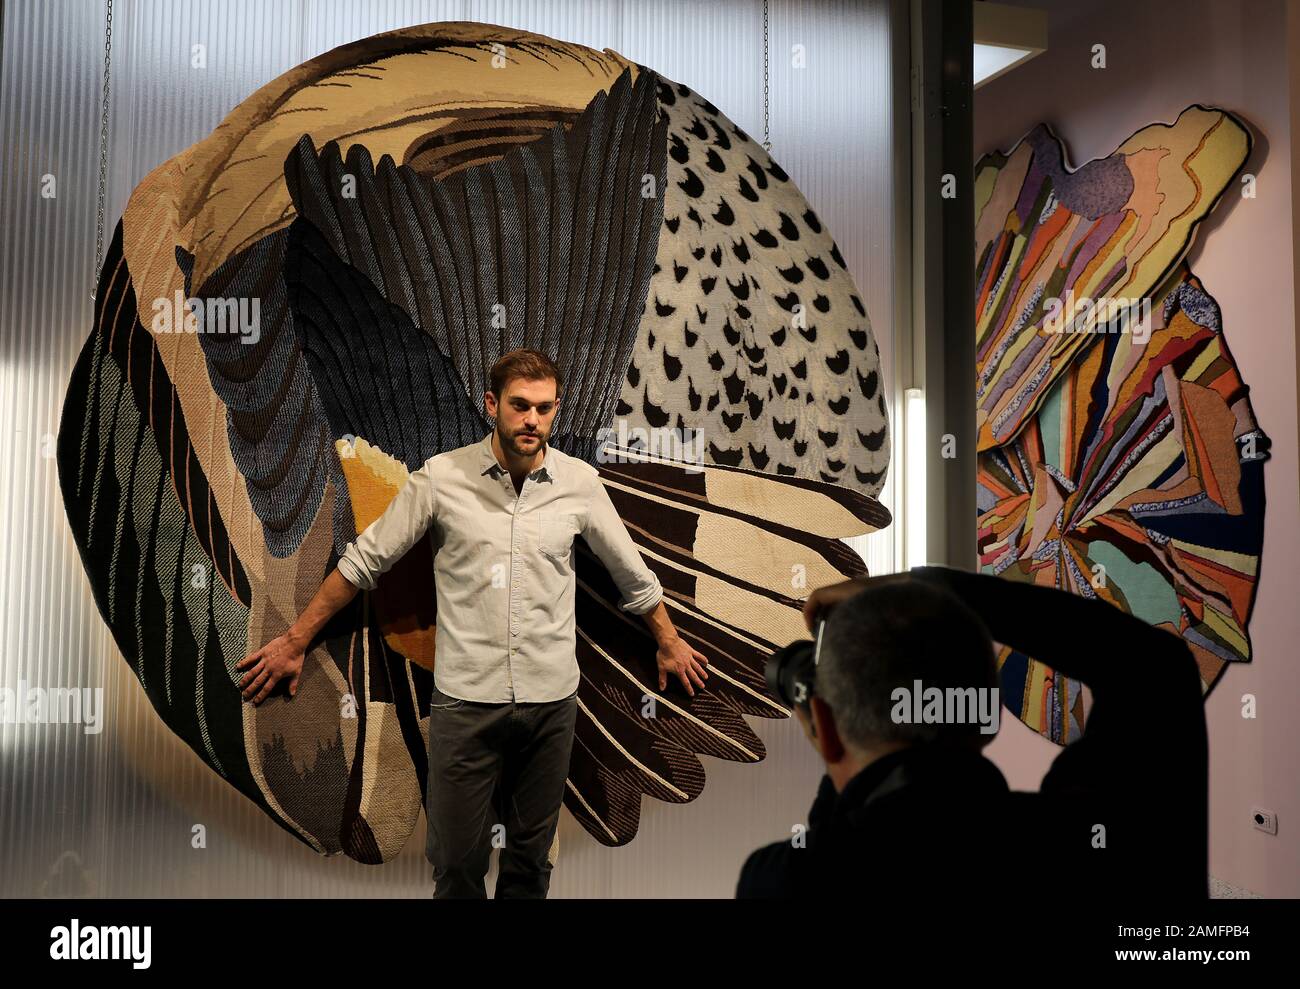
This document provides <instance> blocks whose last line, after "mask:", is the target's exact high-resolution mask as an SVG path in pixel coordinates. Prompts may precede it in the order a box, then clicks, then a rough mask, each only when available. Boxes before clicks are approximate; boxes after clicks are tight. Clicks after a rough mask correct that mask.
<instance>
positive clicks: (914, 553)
mask: <svg viewBox="0 0 1300 989" xmlns="http://www.w3.org/2000/svg"><path fill="white" fill-rule="evenodd" d="M903 446H904V450H903V505H904V511H903V565H904V567H906V568H907V569H911V568H912V567H919V566H923V565H924V564H925V563H926V562H927V561H926V556H925V553H926V550H925V528H926V522H927V517H926V505H925V502H926V491H925V392H924V391H922V390H921V389H920V388H908V389H905V390H904V392H903Z"/></svg>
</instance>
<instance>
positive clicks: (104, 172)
mask: <svg viewBox="0 0 1300 989" xmlns="http://www.w3.org/2000/svg"><path fill="white" fill-rule="evenodd" d="M112 54H113V0H108V14H107V16H106V18H105V20H104V86H103V93H104V99H103V104H102V106H101V108H100V114H99V201H98V203H97V205H96V212H95V267H94V270H93V271H92V272H91V284H90V298H91V301H92V302H93V301H94V299H95V293H96V292H98V291H99V269H100V267H101V266H102V265H103V264H104V198H105V196H106V194H107V192H108V94H109V75H108V69H109V65H110V64H111V59H112Z"/></svg>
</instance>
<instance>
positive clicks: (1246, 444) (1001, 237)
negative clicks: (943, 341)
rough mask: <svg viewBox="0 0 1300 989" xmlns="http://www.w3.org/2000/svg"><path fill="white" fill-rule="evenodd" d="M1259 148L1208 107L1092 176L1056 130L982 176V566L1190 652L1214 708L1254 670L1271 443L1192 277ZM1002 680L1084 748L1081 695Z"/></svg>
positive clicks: (1025, 713)
mask: <svg viewBox="0 0 1300 989" xmlns="http://www.w3.org/2000/svg"><path fill="white" fill-rule="evenodd" d="M1250 146H1251V141H1250V135H1249V132H1248V131H1247V129H1246V127H1245V126H1244V125H1243V124H1242V123H1241V122H1240V121H1238V120H1236V119H1235V118H1234V117H1232V116H1231V115H1230V114H1227V113H1225V112H1223V111H1220V110H1213V109H1209V108H1206V107H1202V106H1199V105H1196V106H1192V107H1189V108H1187V109H1186V110H1184V111H1183V113H1182V114H1180V115H1179V117H1178V119H1177V121H1176V122H1175V123H1174V124H1172V125H1167V124H1156V125H1152V126H1150V127H1147V128H1144V129H1143V130H1141V131H1139V132H1138V133H1137V134H1135V135H1134V136H1133V137H1132V138H1130V139H1129V140H1128V141H1127V142H1125V144H1124V145H1123V146H1121V147H1120V148H1119V149H1118V150H1117V151H1116V152H1115V153H1114V154H1113V155H1111V156H1109V157H1107V158H1103V159H1098V160H1095V161H1092V162H1089V163H1088V164H1087V165H1084V166H1083V167H1081V168H1079V169H1078V170H1076V171H1071V170H1068V169H1067V168H1066V166H1065V164H1064V155H1063V151H1062V147H1061V143H1060V141H1059V140H1058V139H1057V138H1056V137H1055V135H1054V134H1052V132H1051V131H1050V130H1049V129H1048V128H1047V127H1046V126H1045V125H1040V126H1039V127H1037V128H1035V129H1034V130H1033V131H1031V132H1030V133H1029V134H1028V135H1027V136H1026V137H1025V138H1024V139H1022V140H1021V141H1020V142H1019V143H1018V144H1017V145H1016V147H1015V148H1014V149H1013V150H1012V151H1011V152H1009V153H1007V154H991V155H986V156H985V157H984V158H982V159H980V161H979V163H978V164H977V166H976V191H977V196H976V201H977V214H976V261H977V266H978V269H977V285H976V307H977V308H976V316H977V322H976V332H977V359H976V360H977V373H978V378H977V382H976V389H977V425H978V427H979V430H980V432H979V451H978V490H977V502H978V503H977V511H978V515H979V519H978V547H979V559H980V566H981V568H982V569H983V570H984V571H985V572H989V573H994V574H1000V575H1002V576H1003V577H1005V578H1008V579H1013V580H1024V581H1030V582H1033V583H1038V584H1043V585H1046V586H1051V587H1059V588H1063V589H1066V590H1069V591H1072V592H1073V593H1076V594H1080V595H1083V596H1086V597H1094V598H1100V599H1102V600H1105V601H1108V602H1110V603H1112V604H1114V605H1116V606H1117V607H1120V608H1123V609H1124V610H1125V611H1127V612H1129V613H1130V614H1134V615H1137V616H1138V617H1140V618H1143V619H1144V620H1146V621H1149V622H1150V623H1151V624H1153V625H1156V626H1158V627H1161V628H1165V629H1167V630H1169V631H1170V632H1171V633H1172V634H1176V635H1179V636H1181V637H1182V638H1183V640H1184V641H1185V642H1186V643H1187V645H1188V647H1189V648H1190V649H1191V651H1192V654H1193V655H1194V656H1195V658H1196V661H1197V665H1198V666H1199V668H1200V673H1201V683H1202V687H1203V689H1204V690H1205V691H1206V692H1208V691H1209V690H1210V688H1211V687H1212V686H1213V685H1214V683H1215V681H1216V680H1217V679H1218V677H1219V675H1220V674H1221V673H1222V671H1223V669H1224V667H1225V665H1226V664H1227V663H1230V662H1244V661H1247V660H1249V658H1250V640H1249V637H1248V635H1247V631H1246V626H1247V622H1248V619H1249V616H1250V610H1251V605H1252V602H1253V600H1254V594H1255V583H1256V579H1257V574H1258V568H1259V558H1260V552H1261V550H1262V546H1263V534H1264V479H1263V463H1264V460H1265V459H1266V458H1267V456H1268V453H1267V451H1268V438H1267V437H1266V436H1265V435H1264V433H1263V432H1262V431H1261V430H1260V428H1259V426H1258V424H1257V423H1256V421H1255V417H1254V414H1253V412H1252V411H1251V406H1250V400H1249V389H1248V388H1247V386H1246V385H1245V383H1244V382H1243V381H1242V379H1241V376H1240V374H1239V373H1238V371H1237V368H1236V364H1235V363H1234V362H1233V359H1232V355H1231V353H1230V352H1229V350H1228V347H1227V343H1226V341H1225V339H1224V334H1223V324H1222V315H1221V313H1220V310H1219V307H1218V305H1217V304H1216V303H1215V301H1214V299H1213V298H1212V297H1211V296H1210V294H1209V293H1208V292H1207V291H1206V289H1205V288H1204V287H1203V286H1202V284H1201V282H1200V280H1199V279H1198V278H1197V277H1196V276H1195V275H1194V274H1193V273H1192V272H1191V270H1190V269H1189V268H1188V266H1187V263H1186V260H1185V259H1186V255H1187V252H1188V250H1189V248H1190V246H1191V239H1192V236H1193V233H1194V231H1195V229H1196V226H1197V224H1198V223H1199V222H1200V221H1201V220H1203V219H1204V218H1205V216H1207V215H1208V214H1209V212H1210V211H1211V210H1212V209H1213V208H1214V206H1215V204H1216V203H1217V202H1218V201H1219V199H1220V198H1221V197H1222V196H1223V195H1224V194H1225V192H1226V191H1227V190H1228V189H1229V188H1230V187H1231V186H1232V184H1233V181H1234V179H1235V177H1236V176H1237V174H1238V173H1239V172H1240V170H1241V168H1242V167H1243V166H1244V164H1245V161H1246V158H1247V157H1248V155H1249V152H1250ZM998 661H999V666H1000V669H1001V683H1002V696H1003V701H1004V703H1005V704H1006V705H1007V707H1008V708H1009V709H1010V710H1012V711H1013V712H1014V713H1015V714H1016V715H1017V716H1018V717H1019V718H1020V719H1021V720H1022V721H1023V722H1024V723H1025V724H1027V725H1028V726H1029V727H1031V728H1033V729H1034V730H1035V731H1037V732H1039V733H1040V734H1042V735H1043V736H1045V737H1047V738H1049V739H1051V740H1053V741H1055V742H1058V743H1060V744H1067V743H1069V742H1071V741H1074V740H1076V739H1077V738H1079V737H1080V735H1081V734H1082V731H1083V725H1084V723H1085V720H1086V704H1085V694H1084V691H1083V686H1082V684H1080V683H1079V682H1078V681H1075V680H1072V679H1070V678H1068V677H1063V676H1058V675H1057V674H1056V673H1054V671H1052V670H1051V669H1049V668H1048V667H1046V666H1044V665H1043V664H1042V663H1039V662H1038V661H1036V660H1035V659H1034V658H1033V657H1031V656H1025V655H1023V654H1021V653H1019V652H1017V651H1015V650H1011V649H1008V648H1006V647H1001V648H1000V650H999V656H998ZM1115 661H1116V662H1117V663H1119V662H1123V644H1122V643H1116V647H1115ZM1149 702H1150V703H1152V704H1159V703H1160V699H1159V698H1158V697H1153V698H1150V701H1149Z"/></svg>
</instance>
